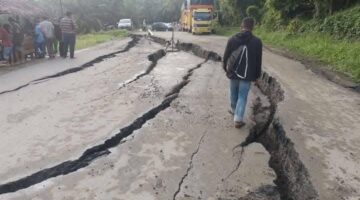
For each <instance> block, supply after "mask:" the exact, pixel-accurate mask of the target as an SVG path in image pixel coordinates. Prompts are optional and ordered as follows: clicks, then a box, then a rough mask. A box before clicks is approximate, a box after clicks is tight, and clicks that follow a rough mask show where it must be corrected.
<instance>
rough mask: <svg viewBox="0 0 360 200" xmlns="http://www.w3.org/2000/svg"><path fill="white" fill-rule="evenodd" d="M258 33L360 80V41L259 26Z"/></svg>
mask: <svg viewBox="0 0 360 200" xmlns="http://www.w3.org/2000/svg"><path fill="white" fill-rule="evenodd" d="M237 30H238V28H236V27H226V28H218V30H217V32H216V33H217V34H219V35H224V36H230V35H232V34H234V33H236V32H237ZM255 35H257V36H259V37H260V38H261V39H262V40H263V42H264V43H265V44H269V45H271V46H273V47H276V48H284V49H289V50H290V51H292V52H294V53H297V54H300V55H303V56H306V57H309V58H311V59H316V60H319V61H321V62H324V63H326V64H328V65H330V66H331V68H332V70H334V71H338V72H342V73H345V74H347V75H349V76H350V77H351V78H352V79H353V80H354V81H355V82H357V83H360V55H359V52H360V41H358V40H357V41H349V40H346V39H344V40H337V39H334V38H333V37H331V36H329V35H326V34H324V33H295V34H290V33H288V32H286V31H275V32H270V31H267V30H265V29H263V28H257V29H256V30H255Z"/></svg>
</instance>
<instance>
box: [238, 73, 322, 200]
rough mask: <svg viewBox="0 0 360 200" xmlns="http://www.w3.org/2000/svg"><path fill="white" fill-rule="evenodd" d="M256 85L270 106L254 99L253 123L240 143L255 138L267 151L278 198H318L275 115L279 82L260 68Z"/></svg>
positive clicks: (281, 92)
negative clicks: (260, 73)
mask: <svg viewBox="0 0 360 200" xmlns="http://www.w3.org/2000/svg"><path fill="white" fill-rule="evenodd" d="M258 87H259V88H260V90H261V91H262V92H263V93H264V94H265V95H266V96H267V97H268V100H269V102H270V106H263V105H262V103H261V101H260V100H259V99H258V100H257V101H256V102H255V103H254V108H253V115H254V121H255V123H256V125H255V126H254V127H253V128H252V129H251V130H250V134H249V136H248V138H247V139H246V141H245V142H243V143H242V144H241V145H242V146H243V147H245V146H247V145H249V144H251V143H254V142H257V143H260V144H262V145H263V146H264V147H265V149H266V150H267V151H268V152H269V153H270V161H269V166H270V167H271V168H272V169H273V170H274V171H275V173H276V175H277V178H276V180H275V181H274V183H275V184H276V185H277V188H278V191H279V193H280V196H281V199H284V200H305V199H306V200H311V199H319V197H318V193H317V191H316V190H315V188H314V186H313V184H312V182H311V180H310V175H309V173H308V171H307V169H306V167H305V165H304V164H303V163H302V161H301V160H300V158H299V154H298V153H297V152H296V150H295V147H294V144H293V142H292V141H291V140H290V139H289V138H288V137H287V136H286V132H285V130H284V129H283V127H282V125H281V122H280V120H279V119H278V118H276V117H275V115H276V112H277V106H278V103H279V102H281V101H283V99H284V92H283V90H282V89H281V86H280V84H279V83H278V82H277V81H276V79H275V78H273V77H271V76H269V75H268V74H267V73H265V72H264V73H263V75H262V78H261V79H260V81H259V85H258Z"/></svg>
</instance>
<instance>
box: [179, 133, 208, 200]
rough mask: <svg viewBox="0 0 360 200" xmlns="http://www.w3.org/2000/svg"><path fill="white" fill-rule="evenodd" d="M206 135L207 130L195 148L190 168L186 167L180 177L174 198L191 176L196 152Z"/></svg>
mask: <svg viewBox="0 0 360 200" xmlns="http://www.w3.org/2000/svg"><path fill="white" fill-rule="evenodd" d="M205 136H206V132H205V133H204V134H203V135H202V136H201V138H200V141H199V143H198V145H197V148H196V149H195V151H194V153H192V154H191V157H190V162H189V166H188V168H187V169H186V172H185V174H184V175H183V176H182V177H181V179H180V181H179V184H178V188H177V190H176V191H175V193H174V196H173V200H176V197H177V195H178V194H179V193H180V191H181V187H182V185H183V183H184V181H185V179H186V177H188V176H189V172H190V171H191V169H192V168H193V167H194V164H193V162H194V157H195V155H196V154H198V153H199V151H200V146H201V143H203V141H204V138H205Z"/></svg>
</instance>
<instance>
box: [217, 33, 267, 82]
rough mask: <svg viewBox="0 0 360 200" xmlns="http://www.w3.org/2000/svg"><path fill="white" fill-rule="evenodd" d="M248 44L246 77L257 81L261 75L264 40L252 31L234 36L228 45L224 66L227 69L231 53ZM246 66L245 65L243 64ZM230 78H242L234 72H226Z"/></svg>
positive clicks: (248, 79) (247, 79)
mask: <svg viewBox="0 0 360 200" xmlns="http://www.w3.org/2000/svg"><path fill="white" fill-rule="evenodd" d="M245 44H246V46H247V49H248V56H249V58H248V71H247V75H246V77H245V78H244V79H242V80H246V81H256V80H257V79H258V78H260V76H261V64H262V42H261V40H260V39H259V38H257V37H255V36H254V35H253V34H252V33H251V32H250V31H246V32H242V33H238V34H236V35H234V36H232V37H231V38H230V39H229V41H228V43H227V46H226V49H225V53H224V59H223V67H224V70H225V71H226V65H227V61H228V59H229V57H230V55H231V54H232V53H233V52H234V51H235V50H236V49H238V48H239V47H240V46H241V45H245ZM242 67H244V68H245V66H242ZM240 71H245V70H240ZM226 75H227V77H228V78H229V79H241V78H239V77H238V76H236V74H235V73H234V72H226Z"/></svg>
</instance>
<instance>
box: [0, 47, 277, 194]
mask: <svg viewBox="0 0 360 200" xmlns="http://www.w3.org/2000/svg"><path fill="white" fill-rule="evenodd" d="M159 47H160V46H159V45H158V44H156V43H154V42H152V43H151V44H149V41H147V40H140V41H139V44H138V45H137V46H136V47H134V48H133V49H131V50H130V51H129V52H128V53H124V54H119V55H117V56H116V57H114V58H111V59H108V60H106V61H103V62H101V63H98V64H96V65H95V66H93V67H92V68H89V69H87V70H83V71H81V72H77V73H73V74H71V75H67V76H64V77H59V78H56V79H52V80H50V81H47V82H45V83H43V84H37V85H34V86H31V87H27V88H25V89H23V90H21V91H18V92H19V93H20V94H21V97H22V96H23V95H25V94H27V93H30V92H32V93H33V92H35V91H42V90H45V88H49V87H50V88H52V90H54V91H53V92H54V93H52V94H51V93H50V94H49V95H39V96H36V97H37V98H39V99H38V100H37V101H35V100H34V101H33V104H34V105H32V106H33V107H37V106H38V104H47V105H48V108H39V111H36V112H35V111H33V113H34V114H32V115H26V116H27V117H26V118H24V119H22V120H23V122H28V124H30V122H34V121H40V122H41V121H43V122H44V123H36V125H37V126H40V127H38V128H36V129H34V131H32V129H30V128H29V131H31V132H30V133H29V136H28V137H26V138H24V139H22V138H21V137H24V136H23V135H22V134H20V133H19V132H17V131H16V130H12V134H11V135H18V137H17V140H16V144H19V143H21V144H22V145H23V149H24V150H23V151H20V150H19V149H18V148H11V145H12V146H14V145H16V144H15V140H14V143H12V144H11V143H10V144H9V146H7V149H8V150H7V152H9V153H7V154H4V155H7V156H6V157H3V158H2V159H3V161H2V162H4V163H6V162H7V163H8V164H7V165H5V166H2V168H3V169H2V170H1V171H4V172H6V173H3V174H2V175H1V177H4V178H2V180H1V183H2V185H0V192H2V193H3V194H2V195H0V199H22V200H23V199H43V200H47V199H54V200H56V199H164V200H165V199H236V198H238V197H241V196H246V195H247V194H248V192H249V191H256V190H257V189H258V188H262V187H264V188H267V190H268V191H271V193H272V194H271V195H273V196H274V199H278V196H279V195H278V193H277V192H276V190H275V189H274V188H275V185H274V184H273V183H272V181H273V180H274V177H275V174H274V172H273V170H272V169H270V168H269V167H268V164H267V161H268V160H269V155H268V154H267V152H266V151H265V149H264V148H263V147H262V146H261V145H257V144H253V145H251V146H249V147H247V148H246V150H245V151H244V152H240V151H238V150H236V149H234V147H235V146H237V145H238V144H239V143H240V142H242V141H244V140H245V139H246V136H247V135H248V132H249V127H250V125H249V127H246V128H244V129H243V130H241V131H239V130H235V129H234V128H233V124H232V119H231V118H232V116H231V115H229V114H228V113H227V110H226V109H225V108H226V106H227V103H228V102H227V101H228V98H227V91H226V90H225V89H224V88H227V80H226V79H225V78H224V76H223V73H222V71H221V70H222V68H221V64H220V63H219V62H216V61H213V60H214V59H215V60H217V59H218V57H211V54H209V55H210V57H208V59H206V60H205V59H204V58H200V57H199V56H195V55H193V54H191V53H187V52H182V51H180V52H175V53H168V54H167V55H165V56H164V57H162V58H161V59H159V60H158V61H157V63H156V66H154V67H153V68H152V70H151V71H150V72H149V73H148V74H146V75H144V76H141V77H140V78H138V79H136V77H138V74H141V73H142V72H143V71H144V70H145V71H146V69H147V66H150V65H151V63H150V62H148V61H146V58H147V56H148V55H149V54H151V53H152V52H154V51H156V50H158V48H159ZM160 55H162V54H160ZM202 57H203V56H202ZM149 64H150V65H149ZM134 77H135V79H136V80H134ZM133 80H134V81H133ZM126 83H127V84H126ZM119 84H120V85H119ZM124 84H125V85H124ZM59 85H61V90H60V89H59V88H56V86H59ZM57 92H59V97H58V99H55V100H54V99H53V98H54V97H53V96H54V95H55V97H57ZM65 92H66V93H65ZM63 93H65V94H63ZM260 93H261V92H260V91H259V90H256V89H254V90H253V91H252V92H251V95H250V99H251V100H250V101H252V100H253V99H255V98H256V96H258V95H260ZM16 94H17V93H13V94H6V96H3V97H2V98H4V99H5V98H11V97H12V95H14V97H13V98H14V99H17V97H16ZM47 98H50V100H52V101H45V100H47ZM24 104H26V105H29V103H28V102H27V103H24ZM60 105H68V106H66V107H69V108H70V105H71V109H69V110H65V109H64V107H62V108H63V109H62V110H61V109H60V107H61V106H60ZM24 106H25V105H24ZM42 109H45V110H42ZM52 109H53V111H54V112H55V113H57V114H54V115H51V117H49V116H48V115H49V114H48V112H47V111H46V110H52ZM18 110H19V112H20V111H24V109H23V108H21V107H20V108H18ZM29 110H31V109H29ZM248 112H249V113H250V112H251V109H249V110H248ZM44 117H46V119H44ZM49 119H51V120H49ZM28 120H29V121H28ZM45 122H47V123H46V124H45ZM8 123H10V122H8ZM19 124H22V123H19ZM28 126H30V125H28ZM119 129H120V132H119V131H118V130H119ZM122 136H125V138H123V137H122ZM126 136H127V137H126ZM31 138H36V139H31ZM32 140H34V142H32ZM9 149H11V150H12V151H9ZM29 151H31V152H29ZM240 154H243V156H242V159H241V162H242V164H241V166H238V163H239V161H240V160H239V155H240ZM86 155H95V156H98V155H99V156H98V157H96V158H97V159H94V160H91V162H88V160H86V159H83V160H81V156H86ZM11 156H13V157H11ZM12 158H13V159H12ZM89 159H90V158H89ZM69 161H70V162H73V161H82V162H80V163H79V164H78V165H81V164H85V166H84V167H80V168H79V169H76V170H74V169H73V168H71V167H70V168H67V170H70V171H68V172H63V171H61V170H64V169H65V168H58V169H57V170H52V169H53V167H56V166H58V165H59V164H60V163H63V164H64V163H65V165H63V166H62V167H64V166H68V165H69ZM85 162H88V163H85ZM78 165H74V166H75V167H76V166H78ZM22 166H24V167H22ZM254 166H256V169H257V170H252V169H253V168H254ZM14 169H16V170H14ZM241 169H243V170H241ZM59 171H60V173H59ZM39 173H40V174H42V173H43V175H49V176H48V178H46V179H44V180H41V181H37V182H36V181H35V182H34V181H33V180H34V179H36V178H38V174H39ZM54 174H57V175H54ZM31 175H32V176H31ZM29 182H32V183H33V184H28V185H27V186H26V187H24V184H27V183H29ZM4 183H5V184H4ZM6 190H7V191H6ZM268 191H267V192H268ZM257 194H260V195H263V196H267V195H269V194H268V193H266V192H265V193H264V192H259V193H257Z"/></svg>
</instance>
